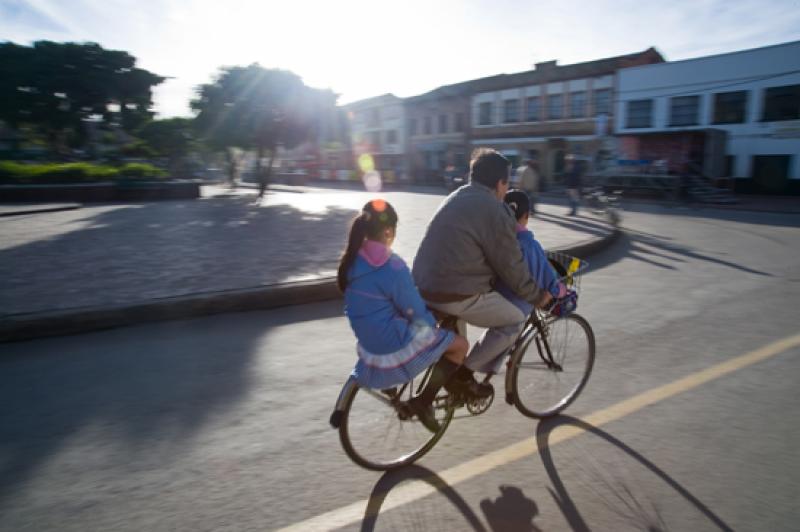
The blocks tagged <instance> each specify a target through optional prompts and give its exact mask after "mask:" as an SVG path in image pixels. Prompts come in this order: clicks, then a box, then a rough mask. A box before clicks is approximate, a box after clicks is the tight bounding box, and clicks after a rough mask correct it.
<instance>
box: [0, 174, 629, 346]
mask: <svg viewBox="0 0 800 532" xmlns="http://www.w3.org/2000/svg"><path fill="white" fill-rule="evenodd" d="M203 195H204V197H203V199H200V200H194V201H168V202H153V203H136V204H105V205H91V206H90V205H85V206H83V207H82V208H80V209H76V210H66V211H58V212H40V213H33V214H28V215H19V216H9V217H3V218H0V341H2V340H6V341H8V340H21V339H26V338H34V337H40V336H53V335H59V334H67V333H77V332H84V331H89V330H95V329H102V328H108V327H114V326H120V325H127V324H133V323H138V322H143V321H153V320H159V319H176V318H187V317H192V316H198V315H204V314H211V313H217V312H228V311H240V310H251V309H260V308H272V307H276V306H281V305H287V304H295V303H306V302H310V301H319V300H325V299H332V298H336V297H338V292H337V291H336V288H335V283H334V274H335V270H336V266H337V263H338V257H339V255H340V253H341V249H342V247H343V246H344V242H345V238H346V234H347V230H348V227H349V223H350V221H351V219H352V217H353V216H354V215H355V214H356V213H357V212H358V211H359V210H360V208H361V205H363V203H365V202H366V201H367V200H368V199H371V198H373V197H375V196H376V195H375V194H371V193H367V192H363V191H362V192H355V191H348V190H329V189H320V188H311V187H275V188H274V189H271V190H270V191H269V193H268V194H267V196H266V198H265V201H263V202H262V203H261V204H257V203H256V202H255V193H254V191H252V190H249V189H244V190H243V189H237V190H236V191H230V190H229V189H227V188H224V187H204V191H203ZM381 196H383V197H385V198H386V199H387V200H388V201H390V202H391V203H392V204H393V205H394V206H395V208H396V209H397V210H398V213H399V215H400V223H399V227H398V238H397V241H396V243H395V245H394V249H395V251H396V252H397V253H398V254H399V255H400V256H401V257H403V258H404V259H405V260H406V261H407V262H408V263H409V265H410V264H411V262H412V260H413V256H414V253H415V252H416V248H417V245H418V243H419V240H420V239H421V237H422V234H423V232H424V229H425V226H426V224H427V221H428V220H429V219H430V217H431V216H432V214H433V212H434V211H435V209H436V208H437V207H438V205H439V203H440V202H441V201H442V199H444V193H443V191H442V193H441V194H437V193H434V192H431V193H409V192H402V191H397V192H387V193H385V194H381ZM565 213H566V209H565V208H563V207H561V206H555V205H548V204H545V205H541V216H539V217H537V218H536V219H534V220H533V221H532V223H531V227H532V228H533V230H534V232H535V233H536V236H537V238H538V239H539V240H540V241H541V242H542V243H543V245H544V246H545V247H546V248H548V249H560V250H565V251H568V252H571V253H573V254H577V255H580V256H584V257H585V256H587V255H589V254H591V253H593V252H596V251H597V250H598V249H600V248H601V247H603V246H604V245H607V244H608V243H609V242H610V240H611V238H612V237H613V236H615V235H616V231H615V228H614V227H611V226H610V225H609V224H607V223H606V222H605V221H604V220H602V219H601V218H598V217H596V216H592V215H588V214H587V215H583V216H580V217H566V216H564V215H565Z"/></svg>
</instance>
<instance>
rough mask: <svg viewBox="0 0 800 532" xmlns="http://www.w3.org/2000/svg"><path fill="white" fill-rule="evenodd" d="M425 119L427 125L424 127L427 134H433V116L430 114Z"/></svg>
mask: <svg viewBox="0 0 800 532" xmlns="http://www.w3.org/2000/svg"><path fill="white" fill-rule="evenodd" d="M424 120H425V122H424V124H425V125H424V126H423V127H424V128H425V129H424V131H425V134H426V135H430V134H431V117H430V116H426V117H425V119H424Z"/></svg>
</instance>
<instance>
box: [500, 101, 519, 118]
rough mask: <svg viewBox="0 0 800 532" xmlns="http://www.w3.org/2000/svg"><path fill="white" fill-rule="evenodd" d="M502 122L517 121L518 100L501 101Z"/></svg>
mask: <svg viewBox="0 0 800 532" xmlns="http://www.w3.org/2000/svg"><path fill="white" fill-rule="evenodd" d="M503 122H505V123H506V124H513V123H514V122H519V100H506V101H505V102H503Z"/></svg>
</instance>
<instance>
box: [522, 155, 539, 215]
mask: <svg viewBox="0 0 800 532" xmlns="http://www.w3.org/2000/svg"><path fill="white" fill-rule="evenodd" d="M537 166H538V165H537V163H536V161H534V160H533V159H528V160H527V161H525V165H524V166H521V167H520V172H519V187H520V188H521V189H522V190H524V191H525V192H527V193H528V197H529V198H530V206H531V213H533V214H535V213H536V203H537V201H538V199H539V169H538V167H537Z"/></svg>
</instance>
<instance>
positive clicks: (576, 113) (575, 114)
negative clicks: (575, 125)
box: [569, 91, 586, 118]
mask: <svg viewBox="0 0 800 532" xmlns="http://www.w3.org/2000/svg"><path fill="white" fill-rule="evenodd" d="M569 116H570V118H583V117H584V116H586V92H584V91H581V92H573V93H572V94H570V95H569Z"/></svg>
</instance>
